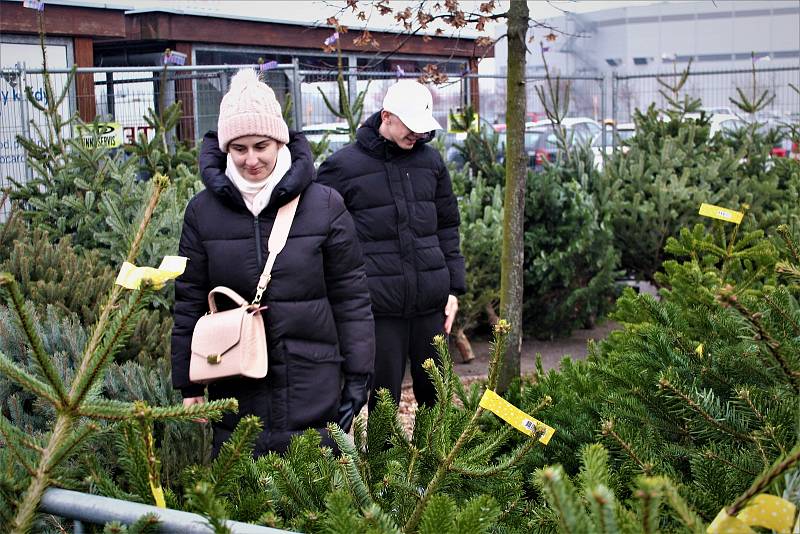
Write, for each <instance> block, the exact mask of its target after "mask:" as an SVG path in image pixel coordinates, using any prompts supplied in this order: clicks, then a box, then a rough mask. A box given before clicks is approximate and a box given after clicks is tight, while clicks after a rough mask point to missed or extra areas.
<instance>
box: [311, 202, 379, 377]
mask: <svg viewBox="0 0 800 534" xmlns="http://www.w3.org/2000/svg"><path fill="white" fill-rule="evenodd" d="M329 213H330V217H331V223H330V227H329V231H328V236H327V238H326V239H325V242H324V244H323V261H324V262H325V285H326V288H327V292H328V300H329V301H330V304H331V308H332V309H333V315H334V319H335V321H336V328H337V331H338V334H339V345H340V351H341V354H342V356H343V357H344V359H345V361H344V373H345V374H346V375H354V374H358V375H368V376H371V375H372V374H373V368H374V361H375V325H374V321H373V317H372V306H371V303H370V297H369V288H368V287H367V275H366V272H365V270H364V260H363V258H362V256H361V246H360V245H359V242H358V237H357V236H356V231H355V227H354V225H353V219H352V218H351V217H350V213H348V211H347V210H346V209H345V206H344V201H343V200H342V197H341V195H339V193H337V192H336V191H334V190H332V189H331V190H330V197H329Z"/></svg>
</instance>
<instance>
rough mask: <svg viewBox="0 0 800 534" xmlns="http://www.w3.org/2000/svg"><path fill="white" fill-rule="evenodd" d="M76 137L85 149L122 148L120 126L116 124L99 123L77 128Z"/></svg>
mask: <svg viewBox="0 0 800 534" xmlns="http://www.w3.org/2000/svg"><path fill="white" fill-rule="evenodd" d="M77 130H78V135H79V136H80V137H81V139H83V146H85V147H86V148H96V147H106V148H118V147H120V146H122V125H121V124H120V123H118V122H101V123H98V124H87V125H85V126H78V127H77Z"/></svg>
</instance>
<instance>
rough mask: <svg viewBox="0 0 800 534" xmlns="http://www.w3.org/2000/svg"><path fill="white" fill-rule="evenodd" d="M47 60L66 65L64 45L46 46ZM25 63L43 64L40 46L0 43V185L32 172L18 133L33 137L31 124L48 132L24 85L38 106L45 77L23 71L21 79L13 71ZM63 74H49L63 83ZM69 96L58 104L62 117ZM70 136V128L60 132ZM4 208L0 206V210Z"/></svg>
mask: <svg viewBox="0 0 800 534" xmlns="http://www.w3.org/2000/svg"><path fill="white" fill-rule="evenodd" d="M47 63H48V66H49V67H50V68H53V69H63V68H67V67H68V66H69V65H68V61H67V47H66V46H65V45H52V44H49V45H47ZM18 64H19V65H25V67H26V68H28V69H39V68H41V65H42V49H41V48H40V47H39V45H38V44H33V43H30V44H29V43H0V68H3V69H6V70H5V71H4V72H3V76H2V77H0V186H3V187H5V186H7V185H9V183H8V181H7V180H6V177H7V176H10V177H12V178H13V179H14V180H16V181H18V182H24V181H26V180H27V178H28V176H29V173H30V172H31V171H30V169H29V167H28V165H27V164H26V161H25V158H26V154H25V149H24V148H23V147H22V145H20V144H19V141H17V136H22V137H27V138H32V139H34V140H36V141H37V142H40V140H39V139H37V138H36V134H35V130H36V128H34V126H33V125H31V123H33V124H34V125H36V127H38V128H39V129H40V130H41V131H43V132H47V131H48V129H47V128H46V126H45V124H46V123H45V117H44V114H43V113H42V112H40V111H39V110H37V109H36V108H35V107H34V106H33V104H31V103H30V102H28V98H27V97H26V95H25V86H28V87H30V90H31V95H32V96H33V99H34V100H35V101H36V102H37V103H38V104H39V105H47V104H48V102H47V92H46V91H45V90H44V79H43V78H44V77H43V76H42V75H41V74H30V73H27V74H25V76H24V78H23V77H22V76H20V75H19V71H18V70H16V66H17V65H18ZM66 77H67V75H66V74H55V75H51V79H52V80H53V83H54V84H56V85H57V84H58V83H63V82H62V80H65V79H66ZM69 101H70V99H69V98H65V99H64V101H63V102H62V103H61V104H60V105H59V106H58V112H59V113H60V114H61V116H62V117H65V118H66V117H69V116H71V115H72V111H73V110H72V109H71V106H70V102H69ZM62 134H63V135H64V136H67V137H68V136H70V135H71V132H70V127H69V126H66V127H65V128H64V130H63V132H62ZM2 210H3V207H2V206H0V211H2Z"/></svg>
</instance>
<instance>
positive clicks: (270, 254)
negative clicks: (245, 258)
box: [252, 195, 300, 305]
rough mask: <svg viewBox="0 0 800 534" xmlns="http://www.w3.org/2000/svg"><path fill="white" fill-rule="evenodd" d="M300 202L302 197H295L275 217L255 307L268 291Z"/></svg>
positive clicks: (254, 302) (254, 300) (259, 279)
mask: <svg viewBox="0 0 800 534" xmlns="http://www.w3.org/2000/svg"><path fill="white" fill-rule="evenodd" d="M299 201H300V195H298V196H296V197H294V198H293V199H292V200H291V201H289V202H288V203H287V204H284V205H283V206H281V207H280V208H279V209H278V215H277V216H276V217H275V224H273V225H272V232H270V234H269V241H267V264H266V265H264V271H263V272H262V273H261V276H260V277H259V278H258V287H256V296H255V298H253V302H252V304H253V305H259V304H260V303H261V297H262V296H263V295H264V290H266V289H267V284H269V281H270V280H271V279H272V274H271V273H272V266H273V265H275V258H276V257H277V256H278V254H280V253H281V251H282V250H283V247H284V245H286V239H287V238H288V237H289V229H290V228H291V227H292V221H293V220H294V214H295V212H296V211H297V204H298V202H299Z"/></svg>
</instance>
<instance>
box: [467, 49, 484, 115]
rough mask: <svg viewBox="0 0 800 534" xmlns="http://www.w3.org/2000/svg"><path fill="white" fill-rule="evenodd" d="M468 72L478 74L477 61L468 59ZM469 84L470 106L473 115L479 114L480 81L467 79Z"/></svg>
mask: <svg viewBox="0 0 800 534" xmlns="http://www.w3.org/2000/svg"><path fill="white" fill-rule="evenodd" d="M469 72H470V74H478V60H477V59H475V58H474V57H473V58H470V59H469ZM467 83H468V84H469V95H470V102H468V104H470V105H471V106H472V109H474V110H475V113H478V114H480V112H481V90H480V89H481V88H480V80H479V79H478V78H467Z"/></svg>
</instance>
